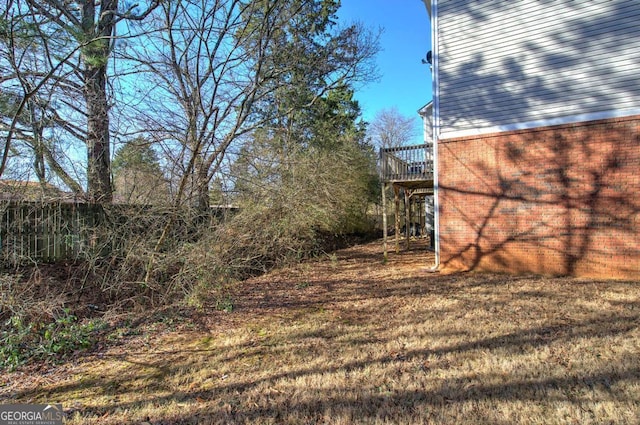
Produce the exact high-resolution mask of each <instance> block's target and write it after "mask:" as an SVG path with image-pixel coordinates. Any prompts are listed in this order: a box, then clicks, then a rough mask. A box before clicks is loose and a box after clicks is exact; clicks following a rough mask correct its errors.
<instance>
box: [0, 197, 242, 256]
mask: <svg viewBox="0 0 640 425" xmlns="http://www.w3.org/2000/svg"><path fill="white" fill-rule="evenodd" d="M235 209H236V208H235V207H230V206H216V207H213V208H212V209H211V211H210V214H208V215H207V214H205V215H202V214H198V213H197V211H194V210H189V211H186V210H185V211H179V212H178V213H179V214H177V215H173V213H175V211H173V210H172V209H171V208H170V207H166V208H161V207H150V206H144V205H111V206H109V207H106V208H103V206H101V205H96V204H88V203H82V202H75V203H74V202H30V201H2V202H0V219H1V222H0V261H2V263H3V264H5V265H7V264H9V265H15V264H24V263H28V262H35V261H38V262H54V261H59V260H74V259H80V258H86V257H88V256H95V255H104V254H110V253H114V252H115V253H116V254H117V252H118V251H123V250H125V249H127V243H128V242H129V241H130V240H133V239H135V238H136V236H141V237H146V238H153V237H154V236H159V234H160V233H161V232H162V229H163V228H164V225H165V224H166V223H167V220H169V217H170V216H172V215H173V217H178V219H176V220H173V221H172V223H173V226H172V227H171V229H170V230H171V236H172V237H173V238H177V239H182V238H193V235H194V234H197V233H196V232H197V229H198V228H199V227H200V226H203V225H204V226H208V225H210V224H211V223H212V221H211V220H220V219H222V218H223V217H224V216H226V214H227V213H228V212H230V211H231V212H232V211H234V210H235Z"/></svg>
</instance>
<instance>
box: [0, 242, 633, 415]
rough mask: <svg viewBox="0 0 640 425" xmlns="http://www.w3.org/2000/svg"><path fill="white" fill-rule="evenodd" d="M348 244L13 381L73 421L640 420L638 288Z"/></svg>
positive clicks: (20, 396)
mask: <svg viewBox="0 0 640 425" xmlns="http://www.w3.org/2000/svg"><path fill="white" fill-rule="evenodd" d="M381 260H382V255H381V244H379V243H377V244H370V245H364V246H360V247H355V248H352V249H348V250H344V251H340V252H338V253H337V255H335V256H329V257H327V258H326V259H324V260H322V261H319V262H312V263H305V264H302V265H300V266H299V267H297V268H294V269H286V270H280V271H278V272H275V273H271V274H269V275H267V276H263V277H260V278H257V279H253V280H250V281H247V282H244V283H242V284H241V285H239V286H238V287H237V288H235V290H236V293H235V295H234V299H235V300H236V306H235V310H234V311H233V312H232V313H222V312H217V311H213V310H211V311H204V312H203V313H202V314H201V315H200V316H199V317H198V318H197V320H195V321H194V324H193V325H192V326H182V327H180V328H179V329H175V330H172V331H170V330H165V331H163V332H159V331H156V332H153V331H152V329H150V328H148V327H147V328H145V329H146V332H145V333H144V334H142V335H138V336H136V337H131V338H129V339H128V340H126V343H125V344H123V345H117V346H111V347H110V348H105V349H104V350H102V351H98V352H95V353H93V354H91V355H89V356H87V357H85V358H82V359H80V360H79V361H76V362H74V363H67V364H64V365H62V366H59V367H57V368H54V369H49V370H45V371H41V372H40V373H33V372H32V373H26V372H24V371H23V372H16V373H13V374H10V375H4V376H2V378H1V382H0V402H3V403H6V402H15V401H21V402H36V401H38V402H60V403H62V404H63V405H64V407H65V408H66V409H68V410H69V411H70V417H71V419H70V420H68V422H67V423H70V424H81V423H90V424H139V423H144V422H148V423H151V424H209V423H212V424H218V423H220V424H223V423H224V424H228V423H240V424H245V423H246V424H309V423H314V424H315V423H327V424H353V423H367V424H419V423H452V424H453V423H455V424H459V423H469V424H471V423H473V424H483V423H486V424H511V423H527V424H542V423H544V424H574V423H575V424H590V423H591V424H604V423H616V424H618V423H640V330H639V325H640V285H639V283H638V282H602V281H591V280H589V281H587V280H577V279H566V278H564V279H556V278H540V277H511V276H501V275H490V274H458V275H437V274H429V273H427V272H426V270H425V269H426V268H427V266H429V265H430V264H431V262H432V261H433V260H432V258H431V254H429V253H427V252H426V251H424V250H423V249H417V250H415V251H412V252H407V253H403V254H401V255H394V254H391V257H390V261H389V262H388V263H387V264H382V261H381Z"/></svg>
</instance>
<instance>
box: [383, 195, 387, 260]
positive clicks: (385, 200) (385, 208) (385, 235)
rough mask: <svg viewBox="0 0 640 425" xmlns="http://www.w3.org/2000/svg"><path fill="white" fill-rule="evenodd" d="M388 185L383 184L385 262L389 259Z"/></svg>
mask: <svg viewBox="0 0 640 425" xmlns="http://www.w3.org/2000/svg"><path fill="white" fill-rule="evenodd" d="M387 233H388V232H387V184H386V183H382V237H383V240H384V242H383V245H384V261H385V262H386V261H387V259H388V254H387Z"/></svg>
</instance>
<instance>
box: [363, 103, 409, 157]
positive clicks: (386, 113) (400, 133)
mask: <svg viewBox="0 0 640 425" xmlns="http://www.w3.org/2000/svg"><path fill="white" fill-rule="evenodd" d="M417 135H419V129H418V121H417V119H416V118H414V117H407V116H404V115H402V114H401V113H400V111H398V108H396V107H392V108H388V109H382V110H380V111H378V113H377V114H376V116H375V118H374V119H373V121H372V122H371V123H370V124H369V129H368V136H369V138H370V139H371V140H372V141H373V143H374V144H376V145H377V146H378V147H380V148H394V147H398V146H403V145H406V144H408V143H410V142H411V140H412V139H413V138H415V137H416V136H417Z"/></svg>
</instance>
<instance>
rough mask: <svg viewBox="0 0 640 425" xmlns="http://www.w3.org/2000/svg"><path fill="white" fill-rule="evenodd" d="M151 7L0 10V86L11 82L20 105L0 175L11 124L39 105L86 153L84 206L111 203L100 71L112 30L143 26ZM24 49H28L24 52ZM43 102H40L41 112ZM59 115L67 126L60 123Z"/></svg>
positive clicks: (114, 2)
mask: <svg viewBox="0 0 640 425" xmlns="http://www.w3.org/2000/svg"><path fill="white" fill-rule="evenodd" d="M157 4H158V0H151V1H150V2H149V3H148V4H147V5H146V7H144V8H143V10H142V11H139V10H138V5H134V6H130V7H127V8H124V9H123V8H121V7H119V1H118V0H102V1H97V0H86V1H65V2H59V1H57V0H44V1H40V0H38V1H36V0H10V1H9V2H8V3H7V6H6V9H5V10H4V11H3V18H4V19H3V21H2V22H3V27H5V28H6V30H4V31H3V38H5V39H6V40H7V43H8V46H9V52H8V54H7V55H6V57H5V59H7V63H8V64H10V65H9V66H7V71H9V72H8V74H6V75H5V76H4V78H3V80H2V83H3V84H5V85H6V84H8V82H13V83H12V84H13V88H14V89H16V88H19V90H14V93H15V94H16V95H17V96H19V99H20V101H19V102H18V103H17V106H16V108H15V110H14V111H13V118H12V119H11V122H10V123H9V125H8V128H7V129H6V138H5V146H4V153H5V154H4V155H3V160H2V164H1V165H0V175H1V173H2V172H3V171H4V168H5V167H4V166H5V164H6V158H7V154H6V153H7V152H8V151H9V150H10V146H11V142H12V140H13V139H14V136H16V135H19V133H20V131H19V129H18V124H19V121H20V117H21V116H23V111H25V110H27V111H29V112H32V111H35V108H34V107H33V106H34V105H43V106H44V110H46V111H47V115H48V117H49V121H50V122H52V123H53V122H55V124H56V127H58V128H61V129H63V130H64V131H65V132H66V133H67V134H68V135H70V136H71V137H72V138H75V139H79V140H82V142H84V144H85V145H86V149H87V164H86V179H87V196H88V198H89V199H90V200H92V201H94V202H101V203H109V202H111V200H112V193H111V191H112V189H111V170H110V138H109V136H110V128H109V122H110V121H109V109H110V99H109V94H108V75H107V64H108V60H109V58H110V57H111V54H112V52H113V48H114V45H115V41H116V25H117V24H118V22H121V21H139V20H142V19H144V18H145V17H146V16H148V14H149V13H151V11H152V10H153V9H155V8H156V7H157ZM25 43H26V44H31V46H29V47H28V48H25V47H23V45H24V44H25ZM33 46H37V47H35V48H34V47H33ZM29 59H31V60H29ZM3 74H4V69H3ZM36 99H38V100H37V101H36ZM43 99H47V101H46V103H45V104H42V100H43ZM60 110H62V111H64V113H65V114H66V115H67V118H62V117H61V116H60V114H59V111H60ZM35 121H38V120H37V119H36V120H35ZM35 121H34V122H35ZM40 121H41V120H40ZM32 130H33V131H31V141H32V142H33V143H34V146H35V149H34V150H35V152H36V158H37V159H36V163H37V165H36V169H37V170H38V173H40V174H41V171H42V168H41V165H40V164H38V163H40V162H42V148H43V147H46V145H45V144H43V143H41V139H42V137H41V134H42V132H41V130H42V129H41V128H34V129H32ZM23 134H24V132H23ZM44 152H45V153H46V150H45V151H44ZM63 180H64V178H63ZM67 184H68V185H70V184H71V183H70V182H69V183H67ZM71 186H74V185H72V184H71ZM76 189H77V188H76Z"/></svg>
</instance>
